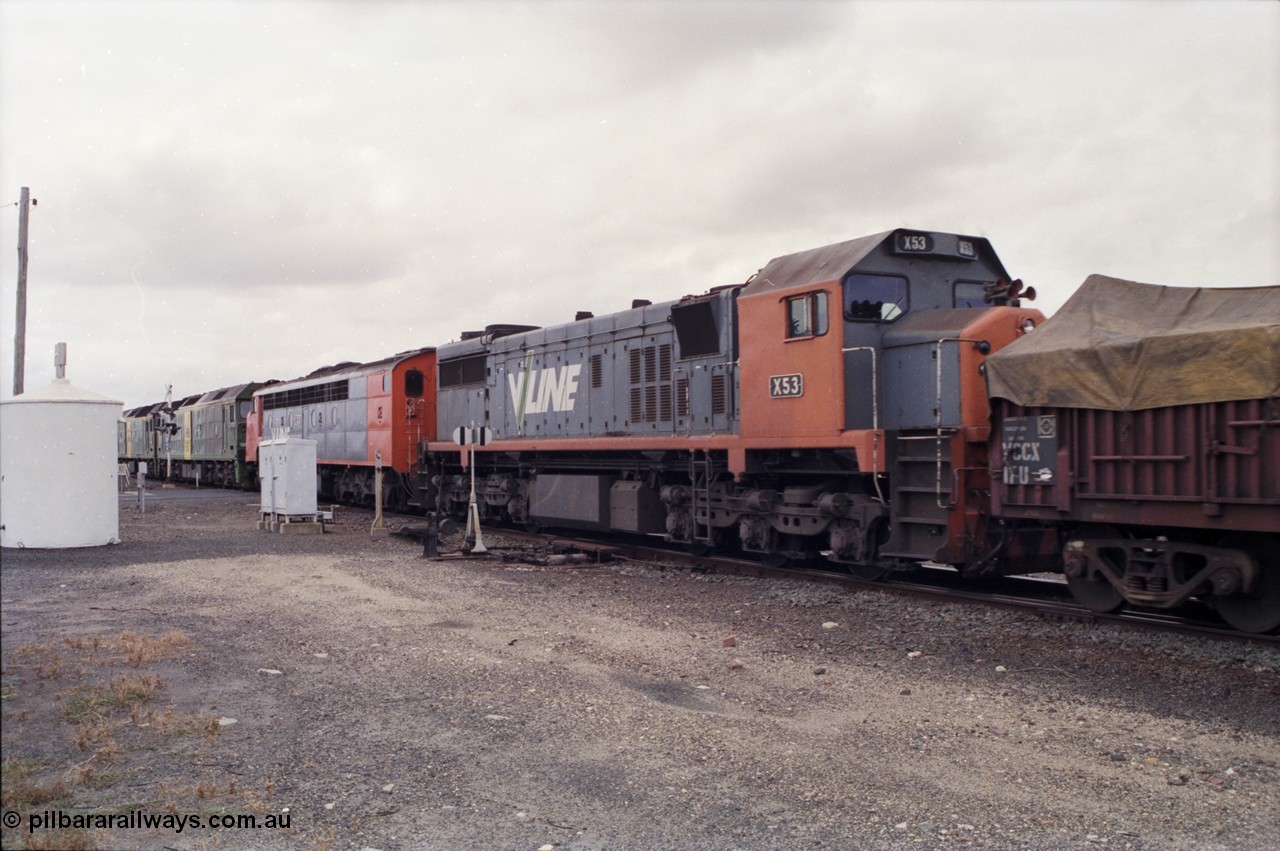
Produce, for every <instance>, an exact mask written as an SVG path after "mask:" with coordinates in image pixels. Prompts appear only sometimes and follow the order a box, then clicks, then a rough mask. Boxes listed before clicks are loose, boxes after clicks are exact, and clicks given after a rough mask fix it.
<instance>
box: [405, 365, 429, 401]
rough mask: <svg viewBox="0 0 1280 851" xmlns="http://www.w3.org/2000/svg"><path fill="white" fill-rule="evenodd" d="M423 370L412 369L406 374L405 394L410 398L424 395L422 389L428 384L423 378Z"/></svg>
mask: <svg viewBox="0 0 1280 851" xmlns="http://www.w3.org/2000/svg"><path fill="white" fill-rule="evenodd" d="M423 379H424V377H423V375H422V370H420V369H411V370H409V371H408V372H406V373H405V374H404V395H405V396H407V397H409V398H410V399H417V398H420V397H421V396H422V389H423V387H425V386H426V382H425V381H424V380H423Z"/></svg>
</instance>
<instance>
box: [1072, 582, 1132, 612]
mask: <svg viewBox="0 0 1280 851" xmlns="http://www.w3.org/2000/svg"><path fill="white" fill-rule="evenodd" d="M1067 587H1068V588H1070V589H1071V596H1073V597H1075V598H1076V602H1077V603H1079V604H1080V605H1082V606H1084V607H1085V608H1086V609H1089V610H1090V611H1094V612H1098V613H1099V614H1106V613H1107V612H1114V611H1115V610H1116V609H1118V608H1120V607H1121V606H1122V605H1124V595H1123V594H1121V593H1120V592H1119V591H1118V590H1117V589H1116V587H1115V586H1114V585H1112V584H1111V583H1110V582H1108V581H1107V580H1105V579H1086V578H1084V577H1082V576H1081V577H1075V576H1068V577H1067Z"/></svg>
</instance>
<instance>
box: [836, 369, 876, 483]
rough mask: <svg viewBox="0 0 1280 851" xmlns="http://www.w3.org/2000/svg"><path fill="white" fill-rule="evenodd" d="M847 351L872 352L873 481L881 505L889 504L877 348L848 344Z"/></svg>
mask: <svg viewBox="0 0 1280 851" xmlns="http://www.w3.org/2000/svg"><path fill="white" fill-rule="evenodd" d="M846 352H871V430H872V434H873V437H872V438H871V483H872V484H873V485H875V488H876V499H877V500H878V501H879V503H880V504H881V505H888V503H887V502H885V498H884V492H883V491H881V490H880V474H879V472H878V471H879V469H880V391H879V390H878V386H879V384H878V381H877V378H878V376H879V374H880V367H879V366H878V364H877V357H876V354H877V352H876V348H875V347H874V346H848V347H846V348H843V349H841V350H840V353H841V354H845V353H846Z"/></svg>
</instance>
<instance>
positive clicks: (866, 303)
mask: <svg viewBox="0 0 1280 851" xmlns="http://www.w3.org/2000/svg"><path fill="white" fill-rule="evenodd" d="M906 312H907V279H906V278H900V277H898V276H896V275H864V274H859V273H854V274H852V275H850V276H849V277H847V278H845V279H844V318H845V321H847V322H892V321H894V320H895V319H897V318H898V317H899V316H901V315H902V314H904V313H906Z"/></svg>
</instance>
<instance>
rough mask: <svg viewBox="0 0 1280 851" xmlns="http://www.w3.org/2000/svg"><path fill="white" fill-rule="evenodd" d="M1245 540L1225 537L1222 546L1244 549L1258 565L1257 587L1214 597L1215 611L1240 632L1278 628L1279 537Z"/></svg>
mask: <svg viewBox="0 0 1280 851" xmlns="http://www.w3.org/2000/svg"><path fill="white" fill-rule="evenodd" d="M1249 543H1250V542H1249V541H1247V540H1239V539H1229V540H1228V541H1224V542H1223V544H1224V546H1235V547H1237V548H1239V549H1243V550H1248V551H1249V552H1251V553H1253V555H1254V556H1255V557H1256V558H1257V559H1258V564H1259V565H1261V566H1262V574H1261V576H1260V577H1259V582H1258V586H1257V588H1255V589H1254V592H1253V593H1252V594H1248V595H1245V594H1235V595H1233V596H1230V597H1219V598H1216V599H1215V601H1214V603H1215V605H1216V606H1217V609H1218V614H1219V615H1221V616H1222V619H1223V620H1224V621H1226V622H1227V623H1228V624H1230V625H1231V626H1233V627H1235V628H1236V629H1238V630H1240V631H1241V632H1254V633H1269V632H1277V631H1280V541H1277V540H1276V539H1274V538H1266V539H1261V540H1258V541H1256V542H1254V545H1253V546H1250V545H1249Z"/></svg>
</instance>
